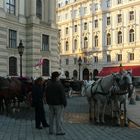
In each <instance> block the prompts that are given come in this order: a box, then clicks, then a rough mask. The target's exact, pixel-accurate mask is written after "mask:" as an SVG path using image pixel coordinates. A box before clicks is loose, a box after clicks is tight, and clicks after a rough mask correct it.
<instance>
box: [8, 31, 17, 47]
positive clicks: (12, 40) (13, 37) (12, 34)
mask: <svg viewBox="0 0 140 140" xmlns="http://www.w3.org/2000/svg"><path fill="white" fill-rule="evenodd" d="M9 48H14V49H15V48H17V31H15V30H12V29H9Z"/></svg>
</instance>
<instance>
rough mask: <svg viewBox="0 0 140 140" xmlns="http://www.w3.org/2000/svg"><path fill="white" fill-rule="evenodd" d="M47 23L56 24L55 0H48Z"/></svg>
mask: <svg viewBox="0 0 140 140" xmlns="http://www.w3.org/2000/svg"><path fill="white" fill-rule="evenodd" d="M48 3H49V23H50V24H51V26H53V27H55V26H56V0H49V1H48Z"/></svg>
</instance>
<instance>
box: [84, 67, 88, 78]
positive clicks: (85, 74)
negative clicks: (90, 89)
mask: <svg viewBox="0 0 140 140" xmlns="http://www.w3.org/2000/svg"><path fill="white" fill-rule="evenodd" d="M83 80H89V70H88V69H87V68H85V69H84V70H83Z"/></svg>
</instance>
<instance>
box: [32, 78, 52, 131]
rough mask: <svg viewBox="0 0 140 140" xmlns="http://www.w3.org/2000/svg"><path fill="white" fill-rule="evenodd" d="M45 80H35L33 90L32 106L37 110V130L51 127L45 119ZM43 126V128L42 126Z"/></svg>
mask: <svg viewBox="0 0 140 140" xmlns="http://www.w3.org/2000/svg"><path fill="white" fill-rule="evenodd" d="M42 83H43V79H42V78H41V77H39V78H37V79H36V80H35V83H34V85H33V88H32V104H33V106H34V108H35V126H36V128H37V129H42V126H43V127H49V125H48V123H47V122H46V118H45V111H44V103H43V97H44V96H43V93H44V92H43V88H42ZM41 125H42V126H41Z"/></svg>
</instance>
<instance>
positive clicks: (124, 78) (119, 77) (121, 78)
mask: <svg viewBox="0 0 140 140" xmlns="http://www.w3.org/2000/svg"><path fill="white" fill-rule="evenodd" d="M115 80H116V83H117V85H118V86H119V88H120V90H121V91H125V90H126V91H127V92H128V93H129V95H128V96H129V97H130V96H131V95H132V93H133V84H132V75H131V74H130V73H129V72H128V71H124V72H123V73H121V74H120V73H118V74H116V76H115Z"/></svg>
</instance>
